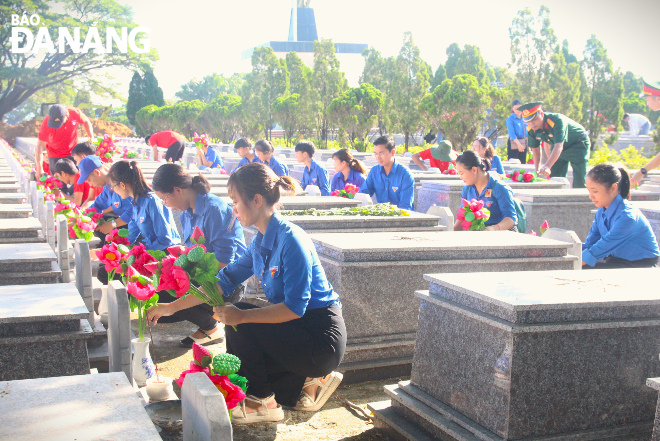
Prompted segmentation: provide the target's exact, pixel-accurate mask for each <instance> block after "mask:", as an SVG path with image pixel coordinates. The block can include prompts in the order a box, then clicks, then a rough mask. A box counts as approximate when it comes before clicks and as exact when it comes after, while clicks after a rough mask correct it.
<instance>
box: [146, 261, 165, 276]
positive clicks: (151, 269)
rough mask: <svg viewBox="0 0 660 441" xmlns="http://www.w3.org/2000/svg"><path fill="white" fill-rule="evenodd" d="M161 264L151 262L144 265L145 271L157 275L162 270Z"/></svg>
mask: <svg viewBox="0 0 660 441" xmlns="http://www.w3.org/2000/svg"><path fill="white" fill-rule="evenodd" d="M160 265H161V264H160V262H149V263H147V264H145V265H144V270H145V271H147V272H148V273H150V274H156V271H158V270H159V269H160Z"/></svg>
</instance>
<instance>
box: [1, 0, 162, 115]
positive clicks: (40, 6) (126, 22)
mask: <svg viewBox="0 0 660 441" xmlns="http://www.w3.org/2000/svg"><path fill="white" fill-rule="evenodd" d="M19 11H21V12H25V13H26V14H27V15H28V16H29V15H31V14H37V15H39V17H40V18H41V22H40V25H39V26H40V27H47V28H48V30H49V33H50V37H51V40H52V41H53V42H57V41H58V39H59V36H60V35H59V30H60V28H66V29H72V28H75V27H78V28H80V36H81V45H82V42H84V40H85V38H86V35H87V32H88V30H89V28H90V27H92V26H96V28H97V29H98V31H99V36H100V40H101V42H102V44H103V45H104V46H105V43H106V31H105V30H106V28H107V27H114V28H121V27H126V28H128V32H130V31H131V30H132V29H134V28H136V27H137V26H138V24H137V23H134V22H133V12H132V10H131V8H130V7H129V6H122V5H120V4H119V3H117V2H116V1H114V0H104V1H91V0H85V1H59V2H47V1H43V0H7V1H4V2H3V3H2V4H0V22H2V23H3V24H4V26H2V27H0V44H1V45H2V48H3V50H2V51H0V120H3V119H4V116H5V115H6V114H7V113H9V112H10V111H12V110H13V109H15V108H17V107H18V106H20V105H21V104H23V103H24V102H25V101H26V100H27V99H28V98H30V96H32V95H33V94H34V93H36V92H37V91H39V90H42V89H46V88H48V87H51V86H53V85H55V84H58V83H62V82H64V81H69V80H75V82H76V85H77V86H78V87H79V88H84V89H87V90H90V91H95V90H99V89H102V90H105V91H106V92H108V88H107V87H106V86H103V84H102V82H103V81H104V80H105V78H104V77H103V76H101V75H97V74H98V73H99V72H102V71H103V70H105V69H107V68H111V67H114V66H119V67H124V68H126V69H130V70H134V69H136V68H139V67H141V66H144V65H148V64H150V63H151V62H153V61H155V60H157V59H158V56H157V53H156V51H155V49H153V48H152V49H151V51H150V52H149V53H148V54H137V53H135V52H133V51H132V50H131V49H130V48H128V51H127V53H125V54H124V53H121V52H120V51H118V50H116V48H115V50H114V51H113V52H112V53H109V54H102V53H97V52H96V51H94V50H90V51H88V52H86V53H83V52H80V53H74V52H73V50H72V49H71V48H70V47H69V46H68V45H67V46H66V47H65V51H64V52H62V53H60V52H59V51H56V52H55V53H50V52H48V51H44V50H41V51H39V52H37V53H34V52H32V51H28V52H26V53H15V52H12V50H11V46H12V41H11V31H12V27H11V26H10V25H9V24H10V23H11V15H12V14H16V13H18V12H19ZM142 36H144V34H142ZM25 41H26V37H25V36H24V38H23V41H22V43H21V46H22V45H24V44H25ZM56 49H58V48H57V47H56Z"/></svg>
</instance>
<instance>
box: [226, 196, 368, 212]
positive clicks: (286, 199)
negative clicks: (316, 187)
mask: <svg viewBox="0 0 660 441" xmlns="http://www.w3.org/2000/svg"><path fill="white" fill-rule="evenodd" d="M222 200H223V201H224V202H225V203H226V204H227V205H232V201H231V199H230V198H228V197H223V198H222ZM358 205H360V202H359V201H356V200H355V199H346V198H340V197H336V196H304V197H303V196H282V197H281V198H280V201H279V202H278V203H277V204H276V208H277V209H278V210H282V211H286V210H308V209H310V208H316V209H317V210H329V209H331V208H346V207H349V208H352V207H357V206H358Z"/></svg>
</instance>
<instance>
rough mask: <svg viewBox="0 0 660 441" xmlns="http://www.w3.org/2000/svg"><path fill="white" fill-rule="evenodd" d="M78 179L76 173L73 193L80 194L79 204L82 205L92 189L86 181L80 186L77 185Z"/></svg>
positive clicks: (78, 175)
mask: <svg viewBox="0 0 660 441" xmlns="http://www.w3.org/2000/svg"><path fill="white" fill-rule="evenodd" d="M78 179H80V173H77V174H76V177H75V178H74V181H73V192H74V193H82V201H80V204H81V205H82V204H83V203H84V202H85V201H86V200H87V198H88V197H89V190H90V189H91V188H94V187H92V186H91V185H89V182H87V181H85V182H83V183H82V184H78Z"/></svg>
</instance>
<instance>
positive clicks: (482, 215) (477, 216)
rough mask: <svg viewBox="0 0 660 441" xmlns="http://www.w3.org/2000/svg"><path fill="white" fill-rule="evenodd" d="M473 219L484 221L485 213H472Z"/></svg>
mask: <svg viewBox="0 0 660 441" xmlns="http://www.w3.org/2000/svg"><path fill="white" fill-rule="evenodd" d="M473 213H474V218H475V219H485V218H486V213H484V212H483V210H477V211H474V212H473Z"/></svg>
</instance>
